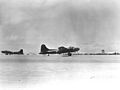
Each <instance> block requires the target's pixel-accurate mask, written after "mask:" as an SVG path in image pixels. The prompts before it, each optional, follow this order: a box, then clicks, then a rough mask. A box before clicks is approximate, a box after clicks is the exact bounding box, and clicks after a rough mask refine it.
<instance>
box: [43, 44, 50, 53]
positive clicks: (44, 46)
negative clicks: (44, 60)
mask: <svg viewBox="0 0 120 90" xmlns="http://www.w3.org/2000/svg"><path fill="white" fill-rule="evenodd" d="M48 50H49V49H48V48H47V47H46V45H45V44H42V45H41V53H45V52H46V51H48Z"/></svg>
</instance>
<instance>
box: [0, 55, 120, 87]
mask: <svg viewBox="0 0 120 90" xmlns="http://www.w3.org/2000/svg"><path fill="white" fill-rule="evenodd" d="M119 72H120V56H119V55H111V56H110V55H73V56H71V57H63V56H60V55H51V56H42V55H21V56H18V55H15V56H5V55H4V56H0V83H1V84H7V85H11V84H13V85H14V84H21V85H27V84H34V83H38V82H39V83H40V84H42V83H46V82H48V81H50V80H54V79H59V80H69V79H73V78H78V80H79V79H99V78H100V79H105V78H107V79H108V78H120V73H119Z"/></svg>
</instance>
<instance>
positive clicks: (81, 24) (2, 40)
mask: <svg viewBox="0 0 120 90" xmlns="http://www.w3.org/2000/svg"><path fill="white" fill-rule="evenodd" d="M119 3H120V2H119V0H103V1H102V0H0V49H1V50H4V49H8V50H18V49H20V48H23V49H25V51H26V52H36V53H38V52H39V49H40V45H41V44H42V43H44V44H46V45H47V46H48V47H49V48H58V47H59V46H61V45H62V46H77V47H80V48H81V52H99V51H100V50H101V49H105V50H106V51H120V30H119V29H120V25H119V24H120V8H119V5H120V4H119Z"/></svg>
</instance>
